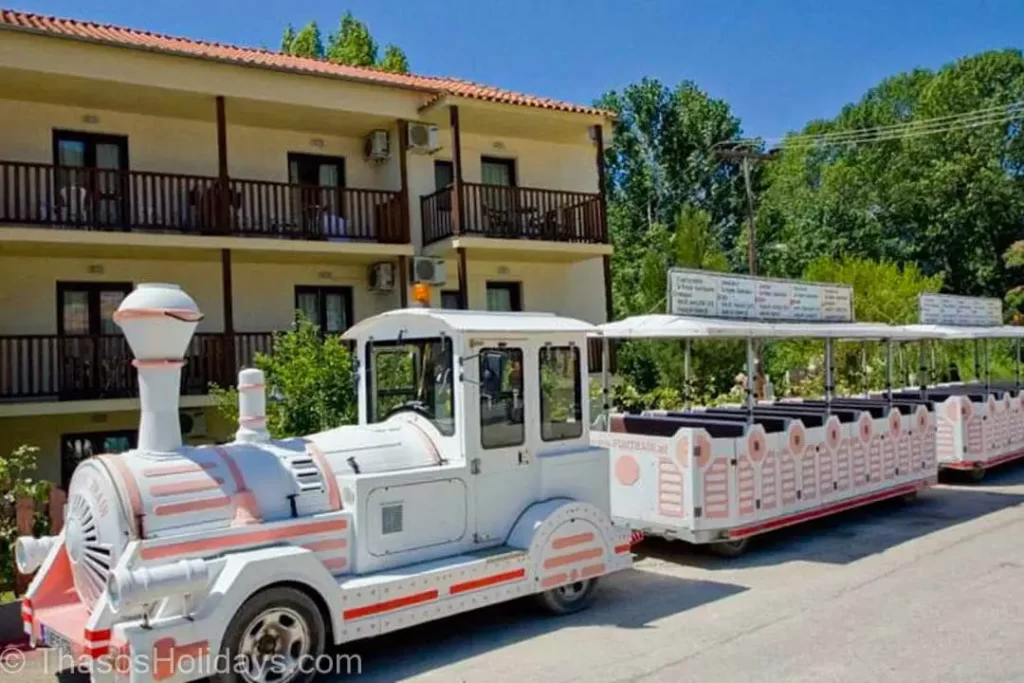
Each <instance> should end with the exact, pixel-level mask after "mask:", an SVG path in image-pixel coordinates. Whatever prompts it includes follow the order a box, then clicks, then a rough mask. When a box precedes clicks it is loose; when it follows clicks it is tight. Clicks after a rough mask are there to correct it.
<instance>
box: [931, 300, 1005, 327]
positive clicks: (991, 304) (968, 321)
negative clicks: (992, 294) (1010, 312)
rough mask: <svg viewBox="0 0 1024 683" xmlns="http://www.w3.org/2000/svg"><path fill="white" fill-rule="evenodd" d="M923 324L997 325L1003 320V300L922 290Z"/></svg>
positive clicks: (957, 325)
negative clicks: (927, 292)
mask: <svg viewBox="0 0 1024 683" xmlns="http://www.w3.org/2000/svg"><path fill="white" fill-rule="evenodd" d="M917 303H918V320H919V322H920V323H921V324H922V325H949V326H956V327H998V326H1000V325H1002V324H1003V302H1002V301H1000V300H999V299H993V298H986V297H980V296H957V295H955V294H922V295H920V296H919V297H918V300H917Z"/></svg>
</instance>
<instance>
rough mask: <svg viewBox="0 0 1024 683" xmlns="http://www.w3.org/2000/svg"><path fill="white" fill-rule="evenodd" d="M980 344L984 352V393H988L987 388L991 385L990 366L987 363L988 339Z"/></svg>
mask: <svg viewBox="0 0 1024 683" xmlns="http://www.w3.org/2000/svg"><path fill="white" fill-rule="evenodd" d="M982 343H983V345H984V346H983V348H984V350H985V393H988V390H989V387H990V386H991V384H992V364H991V363H989V359H988V339H986V340H985V341H984V342H982Z"/></svg>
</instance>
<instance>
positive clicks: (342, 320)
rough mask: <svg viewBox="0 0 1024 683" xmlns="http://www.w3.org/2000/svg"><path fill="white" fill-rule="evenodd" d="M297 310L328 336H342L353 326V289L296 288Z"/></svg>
mask: <svg viewBox="0 0 1024 683" xmlns="http://www.w3.org/2000/svg"><path fill="white" fill-rule="evenodd" d="M295 309H296V310H298V311H300V312H302V314H303V315H305V316H306V318H308V319H309V321H310V322H311V323H313V324H314V325H316V326H317V327H319V328H320V331H321V332H324V333H326V334H340V333H342V332H344V331H345V330H347V329H348V328H349V327H350V326H351V325H352V288H351V287H304V286H300V287H296V288H295Z"/></svg>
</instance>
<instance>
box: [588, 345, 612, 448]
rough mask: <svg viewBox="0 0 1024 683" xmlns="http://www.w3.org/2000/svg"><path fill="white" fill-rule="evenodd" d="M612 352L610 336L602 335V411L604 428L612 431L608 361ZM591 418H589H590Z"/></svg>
mask: <svg viewBox="0 0 1024 683" xmlns="http://www.w3.org/2000/svg"><path fill="white" fill-rule="evenodd" d="M610 356H611V353H609V351H608V337H601V402H602V404H603V405H602V406H601V413H602V414H603V415H604V428H605V429H606V430H608V431H611V424H610V420H611V403H610V401H609V400H608V362H609V358H610ZM588 419H589V418H588Z"/></svg>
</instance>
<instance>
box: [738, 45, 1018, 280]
mask: <svg viewBox="0 0 1024 683" xmlns="http://www.w3.org/2000/svg"><path fill="white" fill-rule="evenodd" d="M1021 100H1024V55H1022V53H1021V51H1019V50H1004V51H999V52H986V53H982V54H979V55H976V56H973V57H968V58H964V59H961V60H958V61H957V62H954V63H952V64H949V65H947V66H944V67H943V68H941V69H940V70H938V71H937V72H931V71H926V70H915V71H911V72H907V73H902V74H897V75H895V76H892V77H890V78H887V79H885V80H884V81H883V82H882V83H880V84H879V85H878V86H877V87H875V88H872V89H871V90H869V91H868V92H867V93H866V94H865V95H864V97H863V98H861V100H860V101H858V102H856V103H854V104H850V105H848V106H846V107H845V108H844V109H843V110H842V112H841V113H840V114H839V115H838V116H837V117H836V118H835V119H833V120H830V121H814V122H811V123H809V124H808V125H807V127H806V128H805V129H804V131H803V132H804V133H805V134H823V133H837V132H849V131H858V130H864V129H869V128H873V127H876V126H884V125H893V124H901V123H902V124H907V123H913V122H920V121H927V120H931V119H935V118H937V117H953V116H955V115H957V114H961V113H963V112H971V111H977V110H981V109H991V108H994V107H998V106H1001V105H1007V104H1009V103H1012V102H1019V101H1021ZM918 130H919V131H920V130H922V129H920V128H919V129H918ZM782 149H783V154H782V157H781V159H780V160H779V161H777V162H772V163H771V164H768V167H769V168H768V171H767V172H766V181H767V184H768V190H767V191H766V193H765V195H764V197H763V201H762V203H761V206H760V209H759V211H758V216H757V223H758V234H759V240H758V242H759V247H760V249H761V254H760V255H759V259H760V260H761V262H762V263H763V264H764V265H765V267H766V268H767V269H769V270H770V272H773V273H775V274H779V275H787V276H796V275H799V274H800V273H801V272H803V270H804V269H805V268H806V267H807V265H808V264H809V263H810V262H811V261H813V260H814V259H817V258H820V257H826V256H827V257H832V258H843V257H858V258H870V259H873V260H876V261H890V262H896V263H903V262H909V263H915V264H916V265H917V266H918V267H919V268H920V269H921V271H922V272H923V273H925V274H928V275H932V274H939V273H944V274H945V278H944V287H945V288H946V289H947V290H948V291H952V292H956V293H961V294H974V295H992V296H1000V297H1001V296H1003V295H1004V293H1006V291H1007V290H1008V289H1009V288H1010V286H1012V284H1013V282H1012V280H1013V278H1012V275H1011V273H1010V271H1009V268H1010V267H1009V266H1008V265H1007V264H1006V262H1004V261H1003V259H1002V258H1001V257H1002V255H1003V254H1004V253H1005V252H1006V250H1007V249H1008V248H1009V247H1010V245H1011V244H1013V242H1014V241H1015V240H1018V239H1021V238H1022V237H1024V134H1022V127H1021V125H1020V120H1019V119H1017V120H1007V121H1002V122H1000V123H993V124H990V125H973V126H970V127H964V128H960V129H956V130H951V131H948V132H941V133H939V134H930V135H920V134H916V135H912V136H908V137H904V138H901V139H892V140H886V141H881V142H873V143H870V144H845V145H838V144H820V145H816V146H809V145H807V144H806V143H804V144H800V145H796V144H790V145H788V146H787V145H786V144H784V145H783V147H782Z"/></svg>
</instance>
